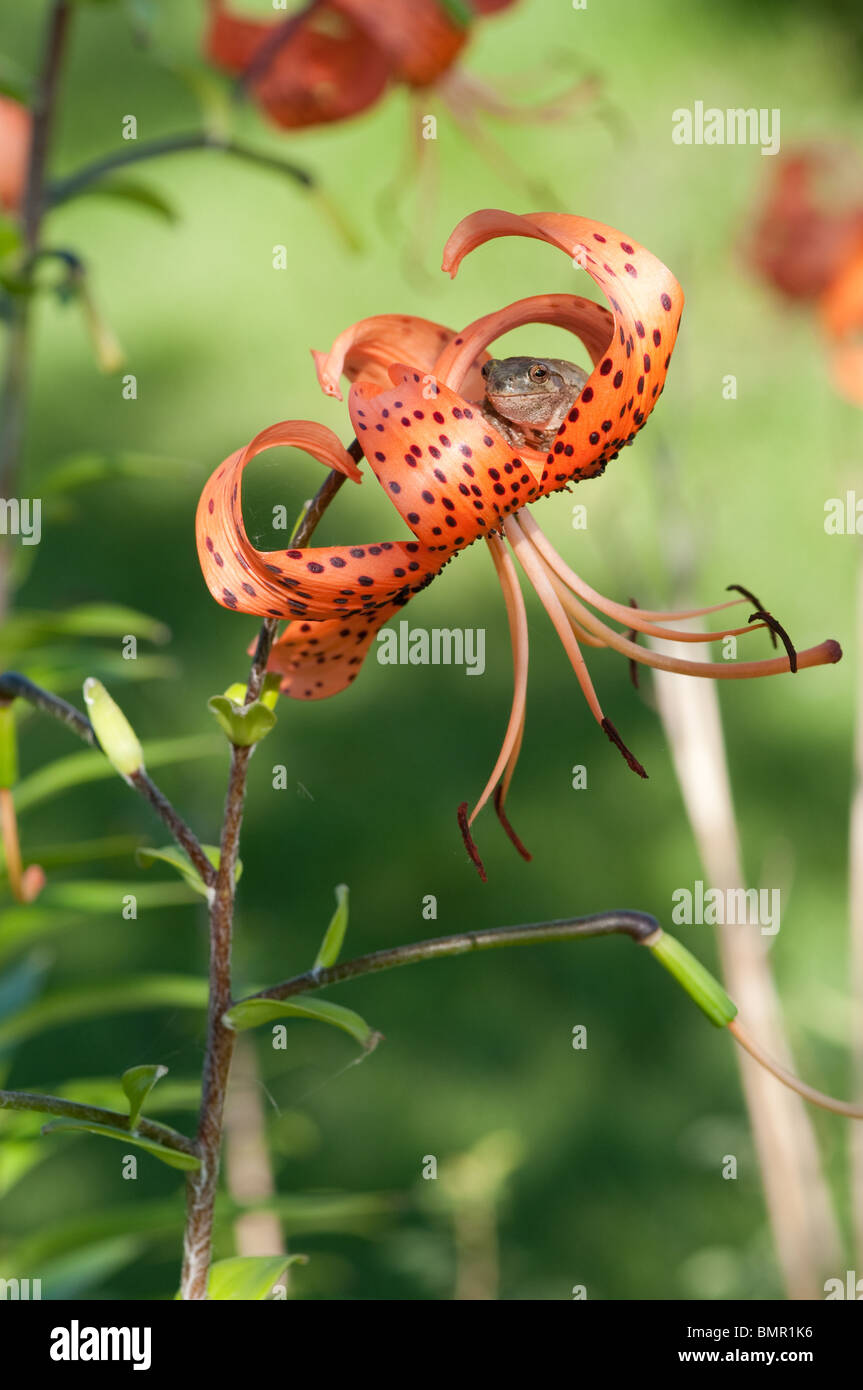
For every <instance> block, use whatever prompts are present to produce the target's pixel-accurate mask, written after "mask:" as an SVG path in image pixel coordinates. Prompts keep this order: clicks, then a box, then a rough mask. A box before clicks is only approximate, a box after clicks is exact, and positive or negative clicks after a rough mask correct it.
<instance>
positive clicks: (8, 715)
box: [0, 704, 18, 790]
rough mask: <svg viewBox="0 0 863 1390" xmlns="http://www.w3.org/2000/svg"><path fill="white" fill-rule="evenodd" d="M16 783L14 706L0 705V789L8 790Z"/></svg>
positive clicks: (16, 757)
mask: <svg viewBox="0 0 863 1390" xmlns="http://www.w3.org/2000/svg"><path fill="white" fill-rule="evenodd" d="M17 781H18V737H17V733H16V729H15V706H14V705H11V704H9V705H5V704H0V787H2V788H4V789H5V790H8V789H9V788H10V787H14V785H15V783H16V782H17Z"/></svg>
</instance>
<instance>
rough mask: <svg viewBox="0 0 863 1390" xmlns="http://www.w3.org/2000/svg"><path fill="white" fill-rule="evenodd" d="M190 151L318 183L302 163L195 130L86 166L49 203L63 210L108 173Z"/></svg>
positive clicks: (55, 189)
mask: <svg viewBox="0 0 863 1390" xmlns="http://www.w3.org/2000/svg"><path fill="white" fill-rule="evenodd" d="M188 150H217V151H220V152H221V153H222V154H230V155H234V156H236V158H237V159H243V160H245V161H246V163H248V164H257V165H259V166H260V167H261V168H264V169H270V170H272V171H273V172H274V173H278V174H286V175H287V176H288V178H292V179H294V180H295V181H296V182H297V183H299V184H301V185H302V186H303V187H304V188H314V187H315V180H314V179H313V177H312V175H311V174H310V173H308V172H307V170H305V169H301V168H300V166H299V165H298V164H293V163H291V162H290V161H289V160H285V159H280V158H279V157H278V156H276V155H272V154H266V153H265V152H264V151H261V150H256V149H253V148H252V147H251V146H250V145H245V144H243V143H241V142H240V141H239V140H232V139H229V138H227V137H225V136H221V135H216V134H214V133H212V132H211V131H207V130H192V131H183V132H181V133H180V134H178V135H167V136H165V137H164V139H161V140H147V141H145V142H143V143H141V144H133V145H130V146H129V147H128V148H126V149H123V150H119V151H117V152H116V153H115V154H108V155H104V156H103V157H102V158H101V159H95V160H93V162H92V164H86V165H85V166H84V167H83V169H78V170H77V171H76V172H75V173H74V174H69V176H68V177H67V178H65V179H56V180H55V181H54V182H53V183H52V184H51V185H50V186H49V188H48V190H47V201H48V203H49V205H50V206H51V207H59V205H60V204H61V203H66V202H68V201H69V199H70V198H75V197H77V196H78V194H79V193H83V192H85V191H86V190H87V189H88V188H91V187H92V186H93V185H94V184H98V183H99V181H100V179H103V178H104V177H105V176H106V174H113V173H116V171H117V170H118V169H125V168H126V167H127V166H128V165H130V164H142V163H143V162H144V161H145V160H148V159H162V158H164V156H165V155H171V154H184V153H185V152H186V151H188Z"/></svg>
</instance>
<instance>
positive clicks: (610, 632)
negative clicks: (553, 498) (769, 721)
mask: <svg viewBox="0 0 863 1390" xmlns="http://www.w3.org/2000/svg"><path fill="white" fill-rule="evenodd" d="M519 516H521V513H519ZM529 520H530V519H529V518H527V517H525V518H524V527H525V529H524V531H522V530H521V529H520V527H518V525H517V524H516V528H515V530H516V532H517V534H518V535H520V536H521V538H522V540H523V541H527V542H528V544H529V545H530V539H531V538H530V537H529V536H528V531H529V530H530V529H531V528H529V526H528V521H529ZM512 521H513V518H512V517H509V518H508V519H507V528H509V523H510V522H512ZM533 530H535V531H538V534H539V537H541V540H542V542H544V544H543V545H540V543H539V541H538V542H537V545H536V547H534V546H533V545H530V549H531V551H532V553H533V555H534V557H535V559H536V561H538V563H539V565H540V566H541V567H542V568H543V569H544V570H545V569H546V567H547V566H549V565H551V564H554V566H555V568H556V570H557V572H558V573H562V572H563V571H567V572H568V574H569V575H571V577H572V580H573V581H574V584H573V588H578V589H585V588H587V586H586V585H584V584H583V582H582V581H581V580H580V579H579V578H578V575H576V574H573V573H572V571H571V570H569V568H568V566H567V565H565V564H564V562H563V560H561V558H560V556H559V555H557V553H556V551H555V550H554V548H553V547H552V546H549V544H548V542H547V541H546V539H545V537H544V536H543V535H542V532H541V531H539V528H538V527H536V523H533ZM547 551H550V553H551V557H553V558H552V559H547V558H546V555H547ZM516 554H518V550H516ZM519 558H521V557H519ZM523 563H525V568H526V569H527V564H526V561H524V562H523ZM531 582H532V583H534V584H535V581H534V579H533V575H531ZM535 587H536V586H535ZM592 601H593V600H591V602H592ZM733 601H734V602H735V603H736V602H738V600H737V599H735V600H733ZM563 602H564V603H565V606H566V611H567V613H569V614H571V615H572V616H573V617H575V618H576V619H577V620H578V621H579V622H580V623H583V625H584V626H585V627H586V628H589V629H590V631H591V632H593V633H595V635H596V636H597V637H601V638H602V639H603V640H604V641H605V643H606V645H607V646H609V647H613V648H614V650H615V651H617V652H620V653H621V655H622V656H627V657H631V658H632V659H633V660H635V661H638V662H641V663H642V664H643V665H645V666H653V667H656V669H657V670H660V671H677V672H678V673H679V674H681V675H686V676H698V677H699V678H700V679H702V680H726V681H728V680H731V681H737V680H749V679H752V678H753V677H760V676H777V675H779V674H780V673H782V672H785V671H790V670H791V660H790V657H788V656H783V657H769V658H767V659H766V660H761V661H737V662H728V661H686V660H684V659H683V658H682V657H676V656H668V655H666V654H665V653H664V652H656V651H651V650H648V649H645V648H643V647H638V646H636V644H635V643H634V642H630V641H629V640H628V638H626V637H624V636H623V633H621V632H616V631H615V630H614V629H613V628H610V627H608V625H607V624H606V623H604V622H603V621H602V620H601V618H598V617H597V615H596V614H595V613H592V612H591V610H590V609H589V608H586V607H585V605H584V604H583V603H581V602H580V601H579V599H578V598H577V597H576V595H575V593H574V592H569V593H567V595H566V598H565V599H564V600H563ZM603 602H604V600H603ZM597 606H599V605H597ZM609 606H612V605H609ZM613 606H614V607H617V608H620V609H621V611H622V612H623V613H628V614H631V613H632V609H629V608H624V607H623V606H622V605H620V604H616V605H613ZM549 611H550V610H549ZM639 613H640V616H643V614H644V610H643V609H641V610H639ZM677 616H681V615H679V614H678V615H677ZM765 625H766V624H765ZM638 626H639V628H640V629H641V630H642V631H643V630H644V629H643V625H642V624H641V623H638ZM754 630H755V629H754V628H751V627H749V628H746V629H744V631H746V632H752V631H754ZM715 635H716V634H714V636H715ZM720 635H721V634H720ZM728 635H731V634H730V633H729V634H728ZM671 636H672V638H673V639H674V640H675V641H686V640H687V638H688V637H690V636H691V634H684V633H679V632H676V633H673V634H671ZM564 645H566V643H564ZM568 650H569V648H568V647H567V651H568ZM795 659H796V664H797V667H798V669H800V670H805V669H807V668H808V667H810V666H827V665H832V664H833V663H834V662H836V661H841V659H842V648H841V647H840V645H839V643H838V642H836V641H834V639H833V638H827V640H826V641H824V642H820V643H819V644H818V646H817V647H807V648H806V650H805V651H802V652H795ZM591 709H593V706H592V705H591ZM598 722H601V721H598Z"/></svg>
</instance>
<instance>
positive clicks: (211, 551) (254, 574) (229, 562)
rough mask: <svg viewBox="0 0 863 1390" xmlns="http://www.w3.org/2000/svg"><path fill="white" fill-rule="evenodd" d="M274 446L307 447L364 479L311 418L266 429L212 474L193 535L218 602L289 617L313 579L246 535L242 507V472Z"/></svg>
mask: <svg viewBox="0 0 863 1390" xmlns="http://www.w3.org/2000/svg"><path fill="white" fill-rule="evenodd" d="M276 445H293V446H295V447H296V448H299V449H303V450H305V452H306V453H308V454H311V456H312V457H313V458H315V459H317V460H318V461H319V462H320V463H323V464H325V465H326V466H327V467H328V468H335V469H337V470H338V471H339V472H340V473H344V474H345V475H346V476H347V477H349V478H351V479H352V480H353V481H354V482H361V481H362V474H361V473H360V471H359V469H358V468H357V465H356V463H355V462H354V460H353V458H352V457H351V455H350V454H349V453H348V451H347V450H346V449H345V448H344V446H343V445H342V443H341V441H340V440H339V439H338V438H337V437H336V435H335V434H333V432H332V430H329V429H327V428H326V427H325V426H323V425H318V424H315V423H314V422H312V421H309V420H283V421H282V422H281V423H280V424H277V425H271V426H270V427H269V428H268V429H265V430H262V431H261V433H260V434H258V435H256V436H255V438H254V439H253V440H252V441H251V443H250V444H247V445H246V447H245V448H244V449H238V450H237V451H236V453H233V454H231V456H230V457H229V458H227V459H225V460H224V462H223V463H222V464H221V465H220V466H219V467H218V468H217V469H216V471H215V473H213V474H212V476H211V477H210V479H209V481H208V482H207V484H206V486H205V487H204V490H203V492H202V493H201V498H200V501H199V502H198V510H197V514H196V517H195V533H196V539H197V545H198V558H199V560H200V563H201V569H202V571H203V574H204V579H205V580H206V583H207V587H208V588H209V590H210V593H211V594H212V595H213V597H214V598H215V599H216V600H217V602H219V603H221V604H223V606H224V607H226V608H235V609H238V610H239V611H240V612H243V613H258V614H260V615H262V616H271V617H282V616H284V617H287V616H288V614H289V613H291V612H295V611H297V610H296V608H293V607H290V606H288V601H289V600H288V595H289V594H290V596H291V603H293V602H294V597H293V594H294V591H295V590H296V589H297V588H298V587H299V586H300V580H301V579H302V580H307V579H308V578H309V575H308V573H307V572H305V571H300V569H299V565H298V564H297V563H296V562H293V563H292V562H287V563H285V561H284V557H285V552H284V551H273V552H271V551H261V550H258V549H256V547H255V546H253V545H252V543H251V541H250V540H249V538H248V536H247V534H246V528H245V525H244V523H243V509H242V475H243V469H244V468H245V467H246V464H247V463H249V462H250V461H251V460H252V459H253V458H254V457H255V456H256V455H257V454H259V453H261V452H262V450H264V449H271V448H274V447H275V446H276ZM296 553H297V554H301V553H302V552H296ZM280 557H281V558H280ZM277 561H278V563H276V562H277ZM289 576H292V577H289Z"/></svg>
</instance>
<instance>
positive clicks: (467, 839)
mask: <svg viewBox="0 0 863 1390" xmlns="http://www.w3.org/2000/svg"><path fill="white" fill-rule="evenodd" d="M458 828H459V830H460V831H461V836H462V839H463V840H464V847H465V849H466V850H467V852H468V854H469V855H470V858H471V863H472V864H473V865H474V868H475V869H476V871H477V873H478V874H479V876H480V878H481V879H482V881H483V883H488V879H487V877H486V872H485V865H484V864H483V862H482V860H481V859H480V857H479V850H478V849H477V847H476V845H475V844H474V839H473V836H472V835H471V833H470V826H469V825H468V823H467V802H466V801H463V802H462V803H461V805H460V806H459V808H458Z"/></svg>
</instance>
